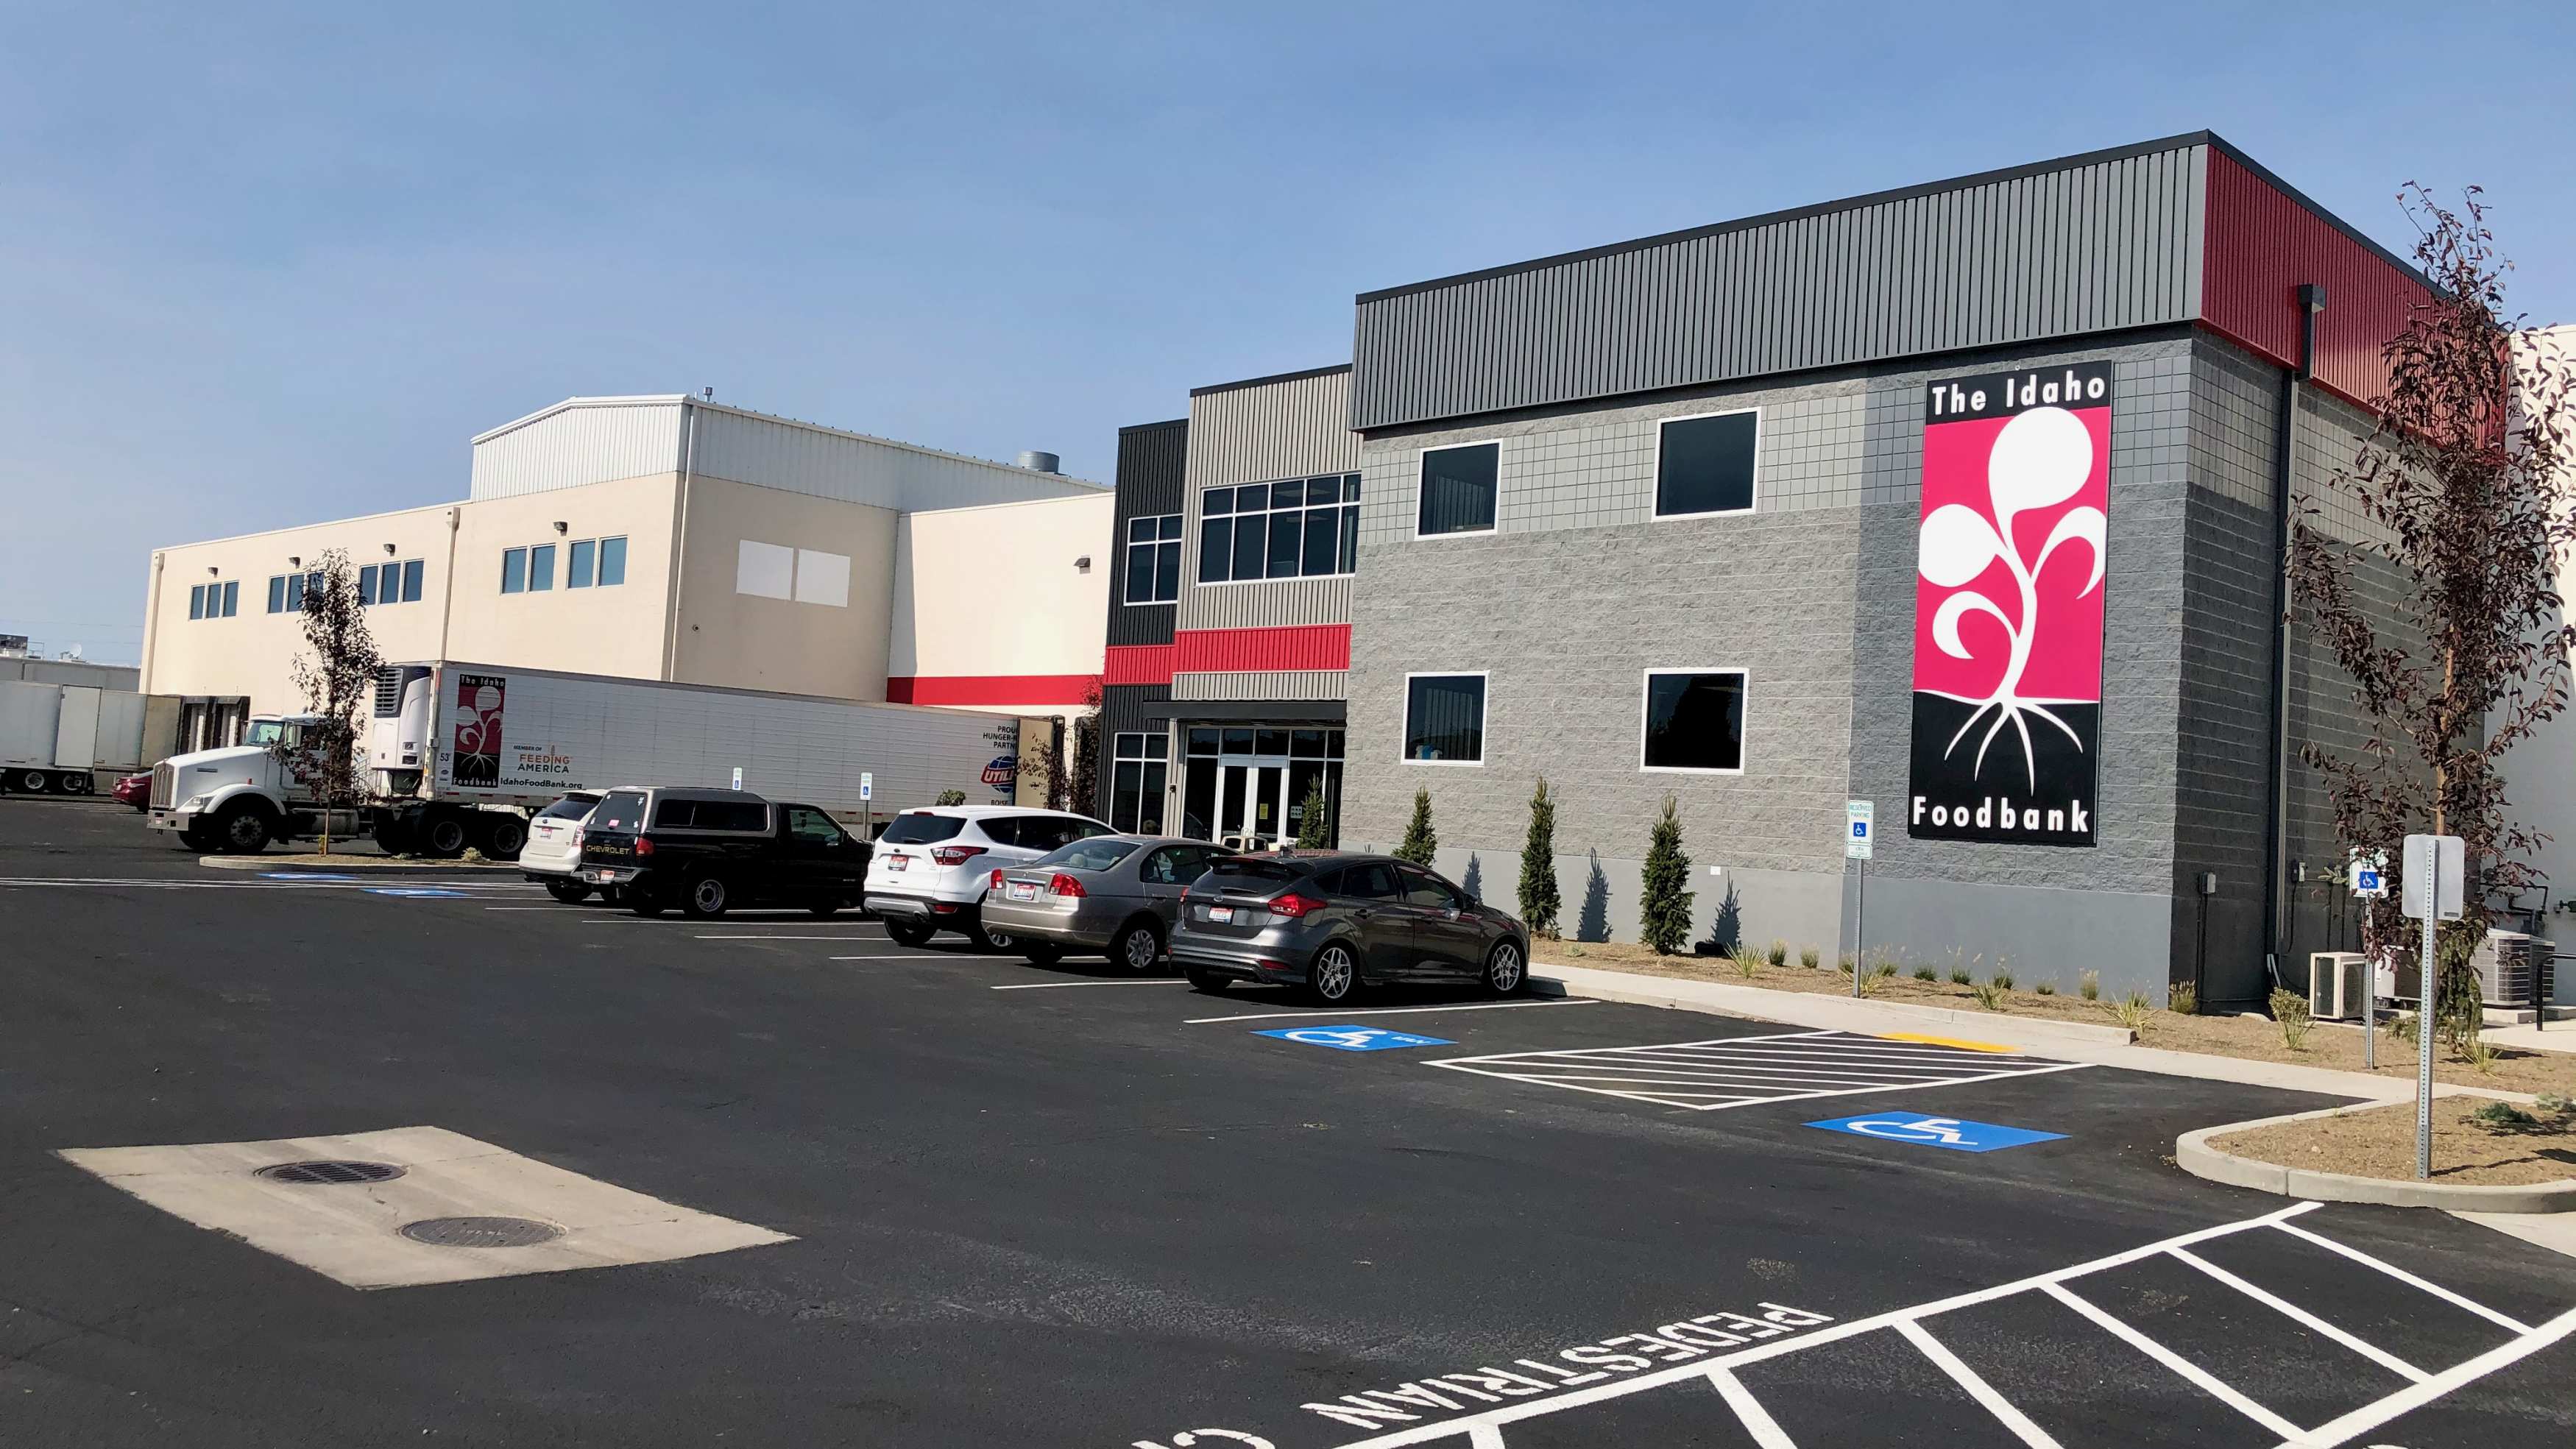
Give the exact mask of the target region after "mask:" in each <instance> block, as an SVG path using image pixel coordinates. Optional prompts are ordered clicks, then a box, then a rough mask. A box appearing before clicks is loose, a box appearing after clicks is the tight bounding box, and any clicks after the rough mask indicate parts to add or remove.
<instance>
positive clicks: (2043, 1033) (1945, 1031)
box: [1531, 962, 2576, 1102]
mask: <svg viewBox="0 0 2576 1449" xmlns="http://www.w3.org/2000/svg"><path fill="white" fill-rule="evenodd" d="M1551 982H1553V983H1555V989H1557V990H1561V991H1562V992H1564V993H1565V994H1566V995H1569V996H1592V997H1598V998H1600V999H1601V1000H1603V1001H1623V1002H1629V1003H1633V1004H1636V1005H1640V1006H1662V1007H1669V1008H1671V1009H1674V1010H1678V1011H1700V1012H1708V1013H1711V1014H1713V1015H1717V1016H1737V1017H1746V1018H1750V1019H1752V1020H1755V1021H1777V1022H1785V1023H1787V1024H1789V1025H1792V1026H1805V1027H1814V1028H1817V1029H1820V1030H1831V1031H1856V1032H1867V1033H1870V1034H1871V1035H1874V1036H1885V1035H1887V1034H1889V1033H1895V1032H1902V1033H1911V1034H1917V1035H1923V1036H1936V1037H1942V1038H1945V1039H1949V1040H1952V1041H1969V1042H1975V1043H1979V1044H1984V1045H1992V1046H1999V1047H2009V1048H2012V1049H2013V1050H2016V1051H2030V1052H2040V1053H2043V1054H2045V1055H2048V1056H2052V1057H2056V1058H2058V1059H2059V1060H2061V1061H2070V1062H2091V1063H2094V1064H2096V1065H2099V1066H2106V1067H2125V1068H2127V1069H2129V1070H2130V1071H2135V1072H2156V1073H2159V1074H2161V1075H2164V1076H2169V1077H2202V1078H2206V1079H2208V1080H2210V1081H2218V1082H2238V1083H2242V1084H2244V1085H2246V1086H2250V1087H2279V1088H2282V1089H2284V1090H2287V1091H2294V1092H2316V1093H2320V1094H2322V1095H2325V1096H2333V1097H2350V1098H2353V1099H2355V1100H2357V1101H2365V1102H2402V1101H2411V1100H2412V1099H2413V1098H2414V1095H2415V1084H2414V1081H2413V1080H2412V1079H2411V1078H2409V1079H2404V1080H2397V1079H2382V1078H2378V1077H2373V1076H2371V1075H2369V1074H2368V1073H2364V1072H2346V1071H2337V1070H2335V1069H2334V1068H2331V1067H2303V1066H2297V1065H2294V1064H2292V1063H2288V1062H2261V1061H2251V1060H2248V1059H2246V1058H2243V1057H2221V1056H2210V1055H2207V1054H2204V1053H2201V1052H2177V1051H2166V1050H2164V1049H2162V1048H2158V1047H2149V1046H2140V1045H2138V1044H2137V1043H2136V1041H2135V1040H2134V1039H2133V1037H2132V1035H2131V1033H2130V1032H2129V1031H2128V1030H2126V1029H2125V1028H2122V1027H2114V1026H2092V1025H2087V1024H2085V1023H2083V1022H2073V1021H2051V1020H2048V1019H2046V1018H2041V1017H2028V1016H2012V1015H2008V1014H2006V1013H2003V1012H1993V1011H1962V1010H1959V1009H1957V1008H1955V1007H1946V1006H1922V1005H1917V1004H1914V1003H1911V1002H1900V1001H1877V1000H1872V999H1868V998H1863V999H1860V1000H1854V999H1853V998H1851V997H1849V996H1839V995H1830V994H1826V993H1821V992H1808V991H1771V990H1766V989H1764V988H1762V987H1759V986H1737V985H1733V984H1730V983H1728V982H1724V981H1694V980H1688V979H1685V978H1682V977H1675V976H1644V975H1639V974H1638V973H1636V972H1632V971H1604V970H1602V969H1600V968H1598V967H1592V966H1557V965H1550V964H1547V963H1544V962H1542V963H1539V964H1537V965H1535V966H1533V967H1532V975H1531V985H1532V986H1534V987H1536V988H1537V989H1539V990H1541V991H1547V990H1549V989H1550V983H1551ZM2568 1035H2569V1037H2570V1038H2571V1039H2576V1031H2571V1032H2570V1033H2569V1034H2568ZM2433 1095H2435V1096H2437V1097H2451V1096H2471V1097H2497V1098H2502V1099H2504V1100H2506V1101H2513V1102H2528V1101H2530V1100H2531V1098H2530V1096H2529V1095H2528V1094H2525V1093H2518V1092H2498V1091H2490V1090H2487V1089H2485V1088H2482V1087H2461V1086H2454V1085H2452V1084H2450V1083H2447V1082H2436V1083H2434V1085H2433Z"/></svg>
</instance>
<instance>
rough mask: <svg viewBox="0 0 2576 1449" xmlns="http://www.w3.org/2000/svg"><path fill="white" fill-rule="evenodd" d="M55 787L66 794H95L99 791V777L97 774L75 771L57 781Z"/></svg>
mask: <svg viewBox="0 0 2576 1449" xmlns="http://www.w3.org/2000/svg"><path fill="white" fill-rule="evenodd" d="M55 788H57V789H59V790H61V791H62V792H63V793H64V794H66V795H95V794H97V793H98V779H97V777H96V776H93V775H84V774H81V773H79V772H78V771H75V772H73V773H71V774H68V775H65V776H63V777H62V779H61V780H59V781H57V782H56V785H55Z"/></svg>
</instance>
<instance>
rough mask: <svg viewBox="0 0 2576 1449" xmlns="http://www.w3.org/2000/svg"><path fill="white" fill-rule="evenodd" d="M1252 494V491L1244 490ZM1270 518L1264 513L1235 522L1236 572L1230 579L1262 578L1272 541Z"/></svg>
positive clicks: (1241, 518)
mask: <svg viewBox="0 0 2576 1449" xmlns="http://www.w3.org/2000/svg"><path fill="white" fill-rule="evenodd" d="M1242 491H1244V492H1247V493H1248V492H1250V491H1252V490H1250V489H1248V488H1247V489H1244V490H1242ZM1269 529H1270V517H1269V515H1268V514H1264V513H1253V514H1246V515H1243V516H1241V517H1238V518H1236V519H1235V520H1234V572H1233V573H1232V574H1231V575H1229V576H1228V577H1231V578H1235V579H1257V578H1260V577H1262V560H1263V557H1264V555H1265V553H1266V545H1267V544H1268V543H1269V540H1270V531H1269Z"/></svg>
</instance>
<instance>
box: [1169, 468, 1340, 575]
mask: <svg viewBox="0 0 2576 1449" xmlns="http://www.w3.org/2000/svg"><path fill="white" fill-rule="evenodd" d="M1359 496H1360V480H1359V475H1358V474H1356V473H1334V474H1328V475H1326V476H1324V477H1321V478H1289V479H1283V480H1281V481H1278V482H1273V483H1244V484H1237V485H1234V486H1232V487H1226V488H1210V489H1208V490H1206V491H1205V492H1203V493H1202V494H1201V495H1200V500H1199V511H1200V515H1201V517H1200V522H1199V582H1200V583H1203V584H1221V583H1244V582H1249V581H1252V580H1258V579H1293V578H1329V577H1331V576H1333V575H1336V574H1347V573H1349V572H1350V571H1351V564H1352V562H1353V560H1354V558H1355V556H1356V555H1355V550H1354V549H1353V547H1352V543H1353V537H1352V536H1353V535H1354V534H1355V532H1356V527H1357V524H1358V520H1359Z"/></svg>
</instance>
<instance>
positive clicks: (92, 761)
mask: <svg viewBox="0 0 2576 1449" xmlns="http://www.w3.org/2000/svg"><path fill="white" fill-rule="evenodd" d="M178 738H179V700H178V698H177V696H175V695H167V694H136V693H134V692H133V691H131V690H123V689H102V688H94V687H91V686H89V685H81V684H37V683H32V682H27V681H21V680H0V790H9V791H19V792H23V793H25V794H29V795H43V794H54V795H92V794H96V793H97V792H98V789H99V786H100V783H101V782H102V781H103V780H112V779H114V778H116V777H117V776H120V775H130V774H133V773H134V772H136V771H137V770H141V769H143V768H144V767H145V766H147V765H150V764H152V763H153V762H154V761H156V760H159V759H161V758H162V757H163V756H165V755H167V754H169V753H170V751H171V749H172V748H173V747H174V746H176V745H177V743H178Z"/></svg>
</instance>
